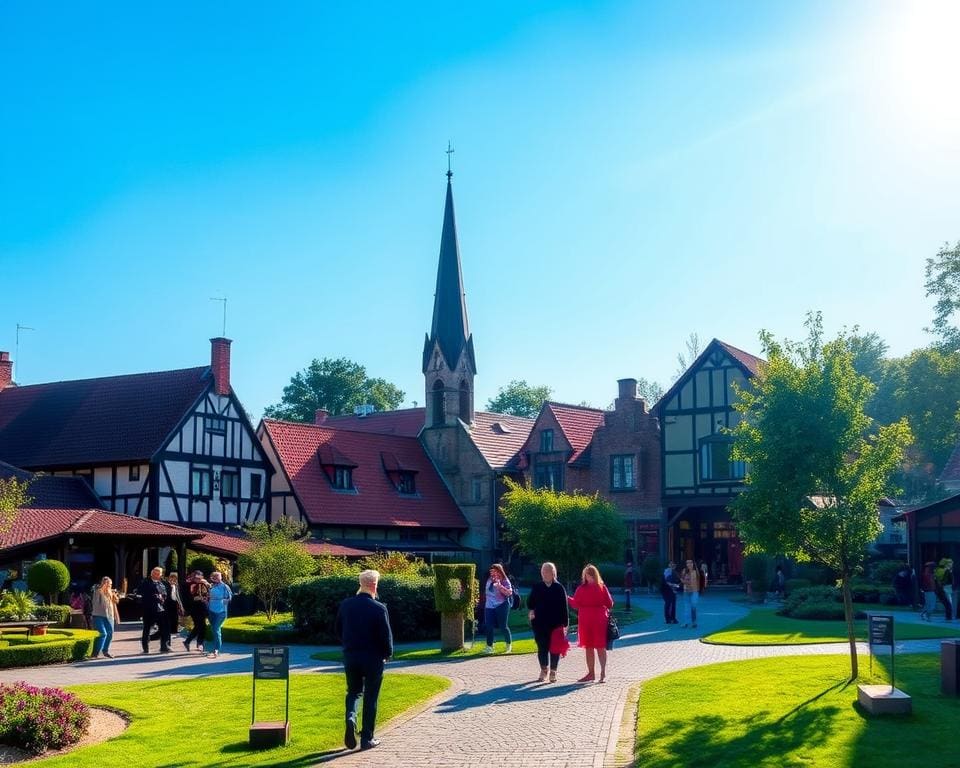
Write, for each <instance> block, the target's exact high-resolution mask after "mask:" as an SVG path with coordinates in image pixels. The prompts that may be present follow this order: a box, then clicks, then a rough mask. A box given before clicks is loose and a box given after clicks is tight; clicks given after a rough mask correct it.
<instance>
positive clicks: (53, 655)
mask: <svg viewBox="0 0 960 768" xmlns="http://www.w3.org/2000/svg"><path fill="white" fill-rule="evenodd" d="M96 636H97V633H96V632H93V631H91V630H87V629H51V630H49V631H48V632H47V634H45V635H29V636H28V635H14V634H8V633H4V635H3V641H4V642H5V643H6V646H5V647H0V669H7V668H9V667H36V666H39V665H41V664H62V663H64V662H68V661H79V660H80V659H85V658H86V657H88V656H89V655H90V654H91V652H92V651H93V640H94V638H95V637H96Z"/></svg>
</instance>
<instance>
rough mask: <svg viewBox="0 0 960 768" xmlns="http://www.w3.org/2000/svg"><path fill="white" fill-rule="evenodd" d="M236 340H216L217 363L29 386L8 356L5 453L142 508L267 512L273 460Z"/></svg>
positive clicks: (1, 403) (127, 506)
mask: <svg viewBox="0 0 960 768" xmlns="http://www.w3.org/2000/svg"><path fill="white" fill-rule="evenodd" d="M230 344H231V342H230V340H229V339H225V338H215V339H211V359H210V364H209V365H203V366H199V367H196V368H185V369H180V370H172V371H161V372H154V373H140V374H130V375H125V376H110V377H104V378H96V379H82V380H75V381H60V382H54V383H49V384H32V385H28V386H16V385H15V384H13V382H12V381H11V380H10V375H9V368H8V367H4V366H3V365H2V364H0V460H2V461H6V462H8V463H10V464H12V465H15V466H17V467H21V468H24V469H28V470H32V471H42V472H46V473H49V474H53V475H67V476H75V477H81V478H83V479H84V480H86V482H87V483H88V485H89V486H90V488H91V490H92V491H94V492H95V493H96V494H97V496H98V497H99V498H100V499H101V500H102V502H103V504H104V506H105V507H106V508H107V509H109V510H113V511H116V512H123V513H124V514H127V515H132V516H135V517H140V518H146V519H150V520H156V521H163V522H169V523H175V524H181V525H188V526H196V527H204V528H205V527H210V528H223V527H225V526H231V525H243V524H247V523H252V522H256V521H262V520H266V519H267V512H268V509H269V492H270V474H271V472H272V466H271V465H270V462H269V461H268V460H267V459H266V457H265V456H264V454H263V451H262V449H261V447H260V443H259V441H258V440H257V436H256V432H255V430H254V428H253V426H252V425H251V424H250V421H249V419H248V418H247V416H246V413H245V412H244V410H243V407H242V406H241V404H240V401H239V400H238V399H237V396H236V394H235V393H234V391H233V389H232V387H231V384H230ZM0 359H2V361H4V362H6V361H8V360H9V355H7V354H6V353H0Z"/></svg>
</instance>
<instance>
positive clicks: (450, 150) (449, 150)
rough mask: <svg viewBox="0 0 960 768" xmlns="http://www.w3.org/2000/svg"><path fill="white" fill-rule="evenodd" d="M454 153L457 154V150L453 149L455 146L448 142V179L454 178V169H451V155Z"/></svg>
mask: <svg viewBox="0 0 960 768" xmlns="http://www.w3.org/2000/svg"><path fill="white" fill-rule="evenodd" d="M454 152H456V150H455V149H454V148H453V145H452V144H451V143H450V142H449V141H448V142H447V178H448V179H449V178H451V177H452V176H453V169H452V167H451V166H452V162H451V160H452V158H451V155H453V153H454Z"/></svg>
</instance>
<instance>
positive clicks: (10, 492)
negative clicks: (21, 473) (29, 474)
mask: <svg viewBox="0 0 960 768" xmlns="http://www.w3.org/2000/svg"><path fill="white" fill-rule="evenodd" d="M29 485H30V481H29V480H17V478H15V477H9V478H3V479H0V532H2V531H6V530H8V529H9V527H10V524H11V523H12V522H13V519H14V518H15V517H16V514H17V510H18V509H20V507H25V506H26V505H27V504H29V503H30V501H31V500H32V499H31V497H30V494H29V493H27V488H28V486H29Z"/></svg>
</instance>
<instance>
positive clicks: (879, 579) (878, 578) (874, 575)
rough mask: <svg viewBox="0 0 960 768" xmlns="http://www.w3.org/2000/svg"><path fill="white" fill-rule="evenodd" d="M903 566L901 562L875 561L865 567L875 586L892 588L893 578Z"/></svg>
mask: <svg viewBox="0 0 960 768" xmlns="http://www.w3.org/2000/svg"><path fill="white" fill-rule="evenodd" d="M905 565H906V563H904V562H903V560H875V561H874V562H872V563H870V564H869V566H867V573H868V575H869V577H870V581H872V582H874V583H875V584H878V585H882V586H885V587H892V586H893V577H894V576H896V575H897V571H899V570H900V569H901V568H903V567H904V566H905Z"/></svg>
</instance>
